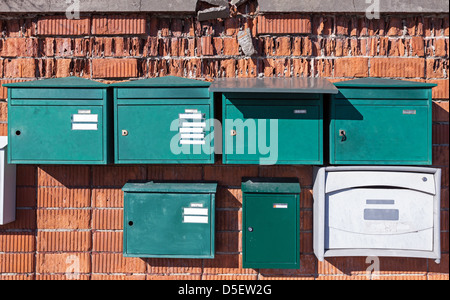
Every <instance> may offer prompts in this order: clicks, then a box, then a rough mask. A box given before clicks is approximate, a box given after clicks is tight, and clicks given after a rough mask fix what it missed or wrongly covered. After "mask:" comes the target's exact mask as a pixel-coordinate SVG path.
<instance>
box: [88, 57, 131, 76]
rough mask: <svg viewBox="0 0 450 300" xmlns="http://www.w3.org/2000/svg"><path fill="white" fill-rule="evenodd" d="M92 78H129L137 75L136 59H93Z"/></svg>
mask: <svg viewBox="0 0 450 300" xmlns="http://www.w3.org/2000/svg"><path fill="white" fill-rule="evenodd" d="M92 69H93V70H92V77H93V78H130V77H138V75H139V73H138V61H137V59H134V58H128V59H125V58H120V59H93V60H92Z"/></svg>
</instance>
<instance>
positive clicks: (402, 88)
mask: <svg viewBox="0 0 450 300" xmlns="http://www.w3.org/2000/svg"><path fill="white" fill-rule="evenodd" d="M335 85H336V87H338V89H339V93H338V94H336V95H333V96H332V99H331V108H330V134H329V136H330V163H331V164H350V165H362V164H366V165H367V164H369V165H372V164H373V165H431V164H432V144H431V143H432V139H431V134H432V116H431V110H432V100H431V99H432V98H431V90H432V87H434V86H436V84H430V83H422V82H411V81H402V80H393V79H380V78H364V79H355V80H350V81H344V82H338V83H335Z"/></svg>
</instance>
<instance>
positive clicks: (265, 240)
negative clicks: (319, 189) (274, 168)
mask: <svg viewBox="0 0 450 300" xmlns="http://www.w3.org/2000/svg"><path fill="white" fill-rule="evenodd" d="M242 193H243V203H242V219H243V221H242V222H243V225H242V228H243V229H242V252H243V254H242V257H243V267H244V268H267V269H298V268H300V232H299V231H300V184H299V183H298V180H297V179H276V178H253V179H244V181H243V182H242Z"/></svg>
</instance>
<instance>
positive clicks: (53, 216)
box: [37, 209, 91, 229]
mask: <svg viewBox="0 0 450 300" xmlns="http://www.w3.org/2000/svg"><path fill="white" fill-rule="evenodd" d="M90 221H91V210H90V209H38V210H37V226H38V228H40V229H90V228H91V224H90Z"/></svg>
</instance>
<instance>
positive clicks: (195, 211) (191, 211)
mask: <svg viewBox="0 0 450 300" xmlns="http://www.w3.org/2000/svg"><path fill="white" fill-rule="evenodd" d="M183 213H184V214H185V215H196V216H207V215H208V209H207V208H193V207H184V208H183Z"/></svg>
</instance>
